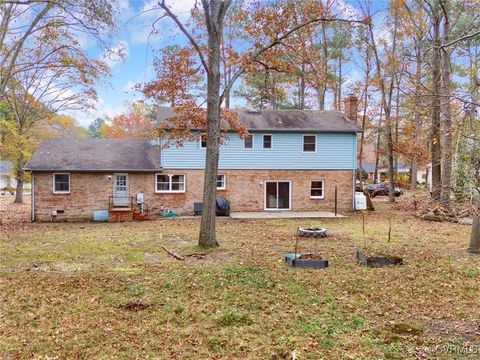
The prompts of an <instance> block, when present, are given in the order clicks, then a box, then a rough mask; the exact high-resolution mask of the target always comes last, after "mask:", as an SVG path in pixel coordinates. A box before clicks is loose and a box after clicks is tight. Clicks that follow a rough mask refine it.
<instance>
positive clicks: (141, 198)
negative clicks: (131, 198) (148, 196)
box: [137, 193, 144, 204]
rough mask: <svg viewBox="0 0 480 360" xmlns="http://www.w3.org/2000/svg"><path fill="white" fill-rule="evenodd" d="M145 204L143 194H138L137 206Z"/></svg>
mask: <svg viewBox="0 0 480 360" xmlns="http://www.w3.org/2000/svg"><path fill="white" fill-rule="evenodd" d="M143 203H144V195H143V193H137V204H143Z"/></svg>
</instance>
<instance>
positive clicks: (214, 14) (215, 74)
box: [198, 0, 228, 247]
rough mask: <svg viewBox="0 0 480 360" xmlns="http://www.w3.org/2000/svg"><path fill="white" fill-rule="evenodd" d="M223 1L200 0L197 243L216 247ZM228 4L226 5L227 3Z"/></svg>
mask: <svg viewBox="0 0 480 360" xmlns="http://www.w3.org/2000/svg"><path fill="white" fill-rule="evenodd" d="M222 3H223V2H222V1H218V0H211V1H209V2H207V0H203V7H204V9H205V17H206V23H207V31H208V69H209V72H208V79H207V149H206V159H205V177H204V186H203V209H202V221H201V224H200V235H199V239H198V245H200V246H202V247H215V246H218V242H217V239H216V231H215V223H216V221H215V220H216V219H215V217H216V214H215V210H216V193H217V174H218V158H219V144H220V108H221V104H220V61H221V53H220V44H221V41H222V33H223V21H224V16H225V12H226V9H222V7H223V6H224V4H222ZM227 6H228V5H227Z"/></svg>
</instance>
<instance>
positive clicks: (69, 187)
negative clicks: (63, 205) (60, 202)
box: [52, 172, 72, 195]
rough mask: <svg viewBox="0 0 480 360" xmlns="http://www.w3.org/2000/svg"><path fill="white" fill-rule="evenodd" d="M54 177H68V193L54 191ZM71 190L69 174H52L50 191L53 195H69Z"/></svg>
mask: <svg viewBox="0 0 480 360" xmlns="http://www.w3.org/2000/svg"><path fill="white" fill-rule="evenodd" d="M55 175H68V191H55ZM71 188H72V182H71V181H70V173H65V172H61V173H60V172H56V173H53V174H52V191H53V193H54V194H55V195H66V194H70V190H71Z"/></svg>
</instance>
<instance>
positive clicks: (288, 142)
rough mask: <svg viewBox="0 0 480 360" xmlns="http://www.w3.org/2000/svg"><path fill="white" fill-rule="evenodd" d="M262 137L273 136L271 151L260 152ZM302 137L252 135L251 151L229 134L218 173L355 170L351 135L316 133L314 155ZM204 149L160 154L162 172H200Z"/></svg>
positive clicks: (191, 145) (194, 145)
mask: <svg viewBox="0 0 480 360" xmlns="http://www.w3.org/2000/svg"><path fill="white" fill-rule="evenodd" d="M263 134H272V135H273V139H272V143H273V145H272V149H265V150H264V149H262V141H263ZM303 135H304V134H303V133H267V132H265V133H254V134H253V137H254V144H253V149H244V148H243V140H241V139H240V138H239V136H238V135H237V134H234V133H229V134H228V140H227V141H226V142H225V144H223V145H222V146H221V148H220V161H219V167H220V168H221V169H332V170H345V169H355V167H356V145H357V137H356V134H354V133H317V134H316V135H317V151H316V152H315V153H304V152H303ZM205 151H206V150H205V149H201V148H200V144H199V142H198V141H196V142H186V143H184V144H183V146H182V147H176V146H175V145H171V146H170V147H169V148H166V149H163V150H162V166H163V168H164V169H203V168H204V166H205Z"/></svg>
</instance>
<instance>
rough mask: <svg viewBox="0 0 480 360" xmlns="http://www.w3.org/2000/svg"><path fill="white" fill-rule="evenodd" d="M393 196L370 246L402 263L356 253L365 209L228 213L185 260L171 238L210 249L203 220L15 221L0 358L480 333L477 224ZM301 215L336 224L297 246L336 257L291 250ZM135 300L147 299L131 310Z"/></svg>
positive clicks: (6, 238) (410, 348)
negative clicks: (305, 258)
mask: <svg viewBox="0 0 480 360" xmlns="http://www.w3.org/2000/svg"><path fill="white" fill-rule="evenodd" d="M387 206H388V205H387V204H380V203H379V204H378V205H377V207H380V210H379V211H377V212H375V213H373V214H369V215H368V216H367V219H366V223H367V229H366V233H367V239H368V251H369V252H372V253H373V252H395V255H400V256H403V257H404V260H405V265H404V266H402V267H390V268H377V269H370V268H365V267H360V266H358V265H357V263H356V261H355V250H356V249H358V248H361V247H362V246H363V234H362V217H361V215H359V214H353V215H351V216H349V217H347V218H342V219H325V220H322V221H317V220H304V221H301V220H293V219H289V220H264V221H253V220H249V221H246V220H235V221H234V220H226V221H224V220H222V221H218V240H219V242H220V244H221V247H220V248H219V249H215V250H211V251H207V259H206V260H195V259H191V260H187V261H178V260H175V259H173V258H172V257H171V256H169V255H167V254H166V253H165V252H164V251H163V250H162V249H161V246H165V247H167V248H169V249H173V250H175V251H176V252H178V253H184V254H185V253H190V252H195V251H200V250H199V249H198V248H197V247H196V236H197V232H198V226H199V221H198V220H181V219H174V220H162V221H151V222H142V223H117V224H94V223H77V224H75V223H74V224H30V223H19V224H16V225H15V227H14V228H12V227H7V228H6V231H3V230H2V232H1V233H0V251H1V253H0V279H1V280H0V358H5V359H20V358H21V359H23V358H29V359H30V358H41V359H43V358H47V357H50V358H59V359H112V358H113V359H171V358H175V359H195V358H198V359H206V358H225V359H238V358H243V359H282V358H288V357H289V356H291V354H292V351H295V353H296V356H297V358H298V359H319V358H328V359H333V358H335V359H379V358H382V359H383V358H391V359H405V358H429V357H430V358H439V357H442V356H441V355H439V354H438V353H436V352H435V351H436V350H435V349H436V346H438V345H443V344H458V345H461V344H466V343H468V344H480V335H479V332H478V329H479V326H480V322H479V318H480V297H479V296H478V294H479V293H480V283H479V281H478V278H479V276H480V275H479V274H480V258H478V257H474V256H471V255H467V253H466V251H465V248H466V247H467V245H468V238H469V231H470V227H468V226H461V225H457V224H451V223H429V222H425V221H421V220H418V219H417V218H415V217H413V216H411V215H409V214H407V213H404V212H401V211H391V210H389V209H388V208H387ZM390 217H391V218H392V224H393V232H392V234H393V236H392V242H391V243H390V244H386V236H387V232H388V222H389V218H390ZM300 225H302V226H303V225H306V226H313V225H322V226H324V227H326V228H327V229H328V233H329V237H327V238H326V239H322V240H319V241H318V242H315V241H311V240H310V241H309V240H302V241H301V249H300V250H303V251H312V250H315V249H318V250H319V251H320V252H321V253H322V255H323V256H324V257H326V258H328V260H329V263H330V267H329V268H328V269H324V270H310V269H295V268H289V267H288V266H286V265H285V264H284V263H283V262H282V260H281V254H282V253H284V252H291V251H292V249H293V241H294V236H293V235H294V233H295V230H296V228H297V227H298V226H300ZM130 303H133V304H136V303H141V304H148V306H144V307H142V309H139V310H138V311H129V310H126V308H127V307H126V306H125V304H130ZM442 355H445V354H442ZM452 358H453V357H452Z"/></svg>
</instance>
